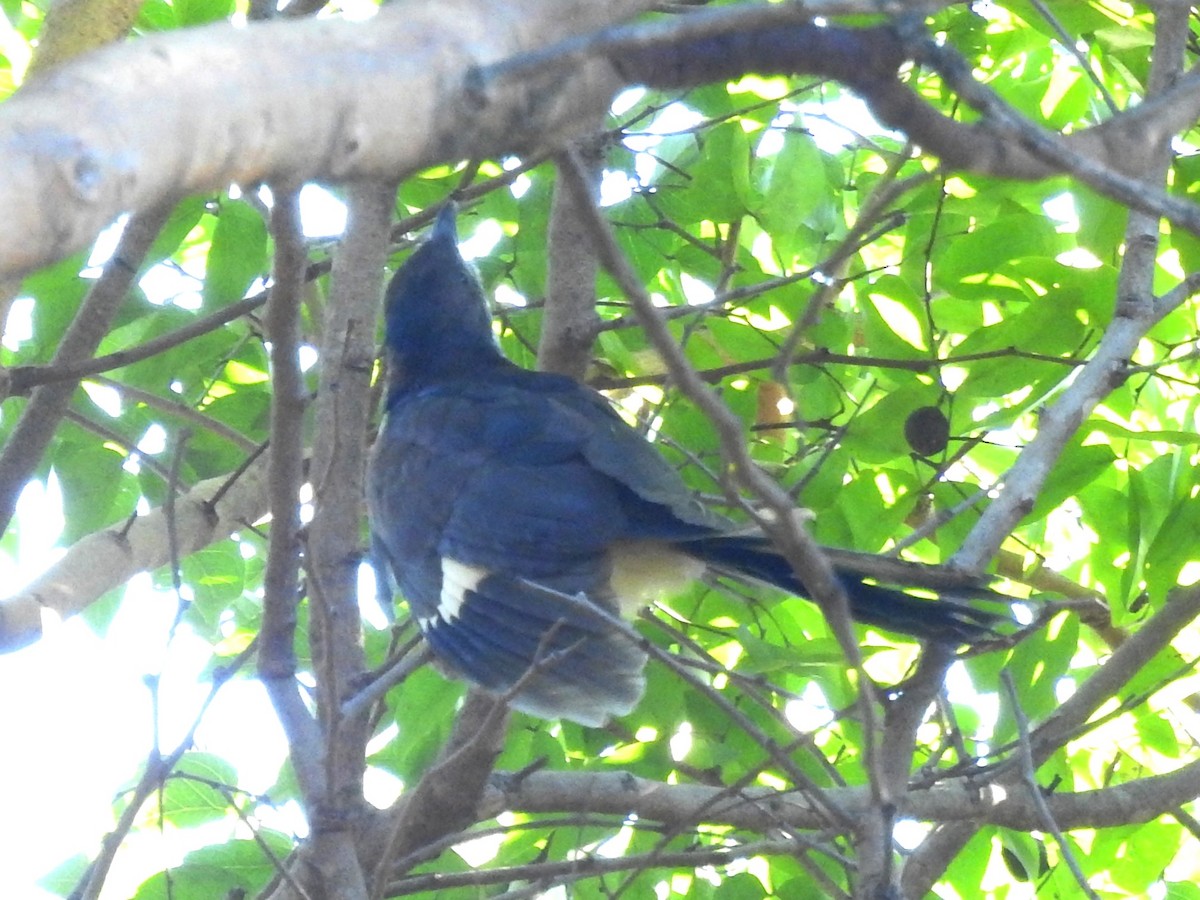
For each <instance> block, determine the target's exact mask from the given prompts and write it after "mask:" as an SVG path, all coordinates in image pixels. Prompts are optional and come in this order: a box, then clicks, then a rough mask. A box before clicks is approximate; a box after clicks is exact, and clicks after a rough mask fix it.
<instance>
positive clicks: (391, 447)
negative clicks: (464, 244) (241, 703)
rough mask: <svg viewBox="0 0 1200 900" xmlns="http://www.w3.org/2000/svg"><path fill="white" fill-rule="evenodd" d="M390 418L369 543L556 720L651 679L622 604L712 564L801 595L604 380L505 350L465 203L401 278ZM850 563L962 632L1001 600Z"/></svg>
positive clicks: (903, 617) (488, 673)
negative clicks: (623, 412)
mask: <svg viewBox="0 0 1200 900" xmlns="http://www.w3.org/2000/svg"><path fill="white" fill-rule="evenodd" d="M386 349H387V351H388V365H389V384H388V391H387V400H386V412H387V418H386V421H385V423H384V425H383V428H382V430H381V432H380V434H379V437H378V440H377V442H376V445H375V448H374V451H373V454H372V459H371V465H370V472H369V477H368V494H369V495H368V506H369V511H370V518H371V532H372V546H373V553H374V554H375V555H376V557H377V561H378V562H379V563H381V564H382V565H383V566H385V567H386V568H387V569H390V571H391V573H392V574H393V575H394V577H395V580H396V582H397V583H398V585H399V588H400V591H401V593H402V594H403V596H404V598H405V599H406V600H407V601H408V604H409V606H410V608H411V610H412V613H413V616H414V617H415V619H416V621H417V622H418V624H419V625H420V628H421V631H422V632H423V634H424V636H425V638H426V640H427V641H428V643H429V645H430V646H431V647H432V649H433V652H434V654H435V655H436V657H437V658H438V659H439V660H440V661H441V663H442V664H443V665H444V666H445V667H446V668H448V669H450V670H451V671H452V672H453V673H455V674H457V675H460V676H462V677H465V678H468V679H470V680H471V681H473V682H475V683H477V684H480V685H482V686H483V687H485V688H489V689H491V690H493V691H497V692H509V691H513V689H514V686H515V691H513V698H512V700H513V705H514V706H515V707H517V708H518V709H522V710H525V711H527V712H530V713H532V714H534V715H537V716H541V717H544V718H564V719H571V720H573V721H576V722H579V723H581V724H584V725H599V724H602V723H604V722H605V721H606V720H607V719H608V718H609V717H610V716H614V715H624V714H626V713H628V712H629V711H631V710H632V709H633V708H634V706H635V705H636V704H637V702H638V700H639V698H640V697H641V695H642V690H643V684H644V682H643V673H642V670H643V668H644V666H645V663H646V655H645V653H644V652H643V651H642V650H641V649H639V647H638V646H636V645H635V644H634V643H633V642H632V641H631V640H629V639H628V638H627V637H626V636H624V635H623V634H622V633H620V632H619V631H618V630H616V629H614V628H613V627H612V624H611V620H610V621H605V617H603V616H599V615H596V614H595V613H594V610H595V609H596V608H600V609H603V610H606V611H607V612H609V613H616V612H618V611H622V610H624V611H630V610H631V609H632V610H636V609H637V608H638V607H640V606H643V605H645V604H646V603H648V602H649V601H650V600H651V599H653V598H654V596H656V595H658V594H661V593H663V592H668V591H670V590H671V589H678V588H679V587H681V586H682V585H684V584H686V583H687V582H688V581H689V580H691V579H694V578H696V577H698V576H700V575H702V574H703V573H704V572H705V570H713V571H715V572H717V573H718V574H722V575H732V576H735V577H739V576H740V577H742V578H744V579H750V580H753V581H759V582H768V583H770V584H772V585H776V586H778V587H780V588H782V589H784V590H785V591H789V592H791V593H793V594H796V595H798V596H801V597H803V596H806V594H805V591H804V588H803V586H802V585H801V584H800V582H799V580H798V579H797V578H796V576H795V574H794V573H793V571H792V568H791V566H790V565H789V564H788V563H787V561H786V560H785V559H783V558H782V557H781V556H780V555H779V554H778V553H776V552H775V551H774V550H773V549H772V548H771V546H770V544H769V543H768V542H767V541H766V540H765V539H764V538H761V537H754V536H747V535H746V534H745V533H744V532H743V533H736V534H735V533H733V532H734V526H733V525H732V523H730V522H729V521H727V520H725V519H723V518H721V517H719V516H716V515H714V514H712V513H711V512H709V511H707V510H706V509H705V508H704V507H702V506H701V505H700V504H699V503H698V502H697V501H696V499H695V497H694V496H693V494H692V492H691V491H690V490H689V489H688V488H687V487H686V486H685V484H684V482H683V481H682V479H681V478H680V476H679V474H678V473H677V472H676V471H675V469H674V468H672V466H671V465H670V464H669V463H668V462H667V461H666V460H665V459H664V458H663V457H662V456H660V455H659V453H658V451H657V450H656V449H655V448H654V447H653V445H652V444H650V443H648V442H647V441H646V440H645V439H644V438H643V437H642V436H641V435H640V434H639V433H638V432H637V431H635V430H634V429H633V428H632V427H630V426H629V425H628V424H626V422H625V421H624V420H622V419H621V417H620V416H619V415H618V414H617V413H616V412H614V411H613V409H612V408H611V407H610V406H609V405H608V403H607V402H606V401H605V400H604V398H603V397H602V396H601V395H600V394H598V393H596V392H595V391H593V390H592V389H590V388H588V387H586V386H584V385H581V384H579V383H578V382H576V381H574V380H572V379H570V378H566V377H563V376H560V375H555V374H549V373H545V372H532V371H528V370H525V369H522V368H520V367H519V366H517V365H515V364H514V363H512V362H511V361H509V360H508V359H507V358H505V356H504V355H503V354H502V353H501V351H500V348H499V346H498V345H497V343H496V339H495V337H494V335H493V331H492V320H491V315H490V313H489V311H488V305H487V302H486V300H485V298H484V295H483V291H482V289H481V288H480V285H479V282H478V280H477V279H476V277H475V274H474V272H473V271H472V270H471V268H469V267H468V266H467V264H466V263H465V262H464V261H463V259H462V257H461V255H460V254H459V251H458V245H457V235H456V227H455V213H454V209H453V207H452V205H448V206H447V208H446V209H444V210H443V211H442V213H441V214H440V215H439V217H438V219H437V222H436V224H435V225H434V227H433V230H432V234H431V235H430V236H429V238H428V239H427V240H426V241H425V243H423V244H422V245H421V246H420V247H419V248H418V249H417V250H416V251H415V252H414V253H413V254H412V255H411V256H410V257H409V259H408V260H407V261H406V262H405V264H404V265H403V266H402V267H401V268H400V270H399V271H398V272H397V273H396V275H395V277H394V278H393V279H392V281H391V284H390V285H389V287H388V291H387V306H386ZM839 575H840V577H841V579H842V582H843V584H844V586H845V588H846V591H847V594H848V597H849V601H850V610H851V614H852V615H853V617H854V618H855V619H857V620H859V621H861V622H864V623H869V624H872V625H877V626H880V627H882V628H886V629H889V630H894V631H899V632H904V633H907V634H910V635H913V636H916V637H919V638H925V639H932V640H940V641H944V642H948V643H953V644H956V645H957V644H962V643H970V642H972V641H975V640H978V639H980V638H982V637H986V636H988V635H989V634H991V627H992V625H993V624H994V623H995V621H996V619H997V617H996V616H995V615H993V614H991V613H985V612H982V611H980V610H976V609H973V608H972V607H970V606H968V605H966V604H959V603H954V602H950V601H934V600H927V599H921V598H918V597H914V596H911V595H909V594H905V593H903V592H901V591H899V590H895V589H891V588H887V587H882V586H879V585H877V584H873V583H870V582H866V581H863V580H862V578H861V576H856V575H853V574H850V573H849V572H846V573H841V572H839Z"/></svg>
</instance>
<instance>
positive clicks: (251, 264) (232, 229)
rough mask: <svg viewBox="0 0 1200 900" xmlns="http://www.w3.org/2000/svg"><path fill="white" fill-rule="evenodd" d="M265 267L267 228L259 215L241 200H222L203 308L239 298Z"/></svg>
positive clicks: (209, 254)
mask: <svg viewBox="0 0 1200 900" xmlns="http://www.w3.org/2000/svg"><path fill="white" fill-rule="evenodd" d="M268 268H269V263H268V262H267V227H266V225H265V224H264V222H263V220H262V216H261V215H259V213H258V211H257V210H256V209H254V207H252V206H251V205H250V204H248V203H246V202H245V201H243V200H229V199H226V200H223V201H222V202H221V207H220V211H219V213H218V218H217V227H216V229H215V230H214V231H213V239H212V248H211V249H210V250H209V253H208V269H207V274H206V275H205V278H204V290H203V291H202V296H203V298H204V306H205V308H206V309H213V308H216V307H220V306H226V305H228V304H230V303H233V302H235V301H237V300H241V299H242V298H243V297H244V296H246V290H247V288H249V287H250V285H251V283H252V282H253V281H254V280H255V279H256V278H260V277H262V276H263V275H265V274H266V272H267V270H268Z"/></svg>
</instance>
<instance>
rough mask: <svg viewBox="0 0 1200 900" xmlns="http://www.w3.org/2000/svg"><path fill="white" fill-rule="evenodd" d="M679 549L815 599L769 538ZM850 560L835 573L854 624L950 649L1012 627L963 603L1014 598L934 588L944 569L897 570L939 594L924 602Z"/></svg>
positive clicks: (724, 571) (715, 539)
mask: <svg viewBox="0 0 1200 900" xmlns="http://www.w3.org/2000/svg"><path fill="white" fill-rule="evenodd" d="M680 549H682V550H685V551H686V552H687V553H688V554H689V555H691V556H694V557H696V558H697V559H700V560H702V561H703V562H704V563H705V564H707V565H708V567H709V568H710V569H712V570H713V571H715V572H717V573H718V574H721V575H728V576H732V577H734V578H740V579H749V580H751V581H758V582H765V583H766V584H770V585H773V586H774V587H777V588H779V589H781V590H784V591H787V592H788V593H789V594H794V595H795V596H797V597H803V598H805V599H811V594H810V592H809V591H808V590H807V589H806V588H805V587H804V585H803V584H802V583H801V582H800V579H799V578H797V577H796V573H795V572H794V571H793V569H792V566H791V563H789V562H788V561H787V559H785V558H784V557H783V556H782V555H780V554H779V552H778V551H776V550H775V549H774V548H773V547H772V545H771V543H770V542H769V541H768V540H767V539H766V538H765V537H761V536H756V535H714V536H709V537H701V538H697V539H695V540H692V541H689V542H687V543H686V544H683V545H681V546H680ZM851 558H852V555H850V554H839V558H836V559H835V561H834V571H835V572H836V573H837V575H838V578H839V580H840V581H841V584H842V587H843V588H844V589H845V591H846V597H847V599H848V600H849V603H850V615H851V617H852V618H854V620H855V621H858V622H862V623H864V624H867V625H875V626H877V627H879V628H884V629H887V630H888V631H898V632H901V633H903V634H908V635H912V636H913V637H916V638H921V639H923V640H934V641H941V642H943V643H951V644H971V643H976V642H978V641H983V640H988V639H990V638H995V637H998V636H999V635H1000V634H1001V633H1002V632H1003V630H1004V626H1005V625H1010V624H1011V623H1012V619H1011V618H1010V617H1009V616H1006V615H1000V614H997V613H995V612H990V611H987V610H983V609H979V608H977V607H975V606H972V605H971V604H969V603H967V602H965V600H966V598H968V597H970V598H975V599H978V598H980V597H984V598H987V599H990V600H991V601H993V602H995V601H999V602H1004V603H1009V602H1012V598H1009V597H1005V596H1004V595H1002V594H997V593H994V592H992V591H988V590H986V589H981V588H979V587H978V586H970V585H963V586H962V587H961V589H958V588H948V587H946V586H944V585H941V586H939V585H935V584H931V583H930V582H933V581H939V580H945V579H944V578H943V579H939V578H937V577H935V573H939V572H942V573H944V570H938V569H936V568H935V567H925V566H919V565H917V564H913V563H900V564H899V565H898V567H897V568H898V569H899V570H900V574H901V576H902V577H904V578H905V581H906V583H907V582H911V584H910V585H908V586H910V587H915V588H926V589H928V590H931V591H933V592H935V593H937V594H938V596H936V597H920V596H917V595H915V594H911V593H907V592H906V591H905V590H904V589H902V588H899V587H890V586H887V585H885V584H878V583H876V580H875V579H874V578H870V580H868V576H867V575H866V574H864V573H863V572H859V571H856V570H855V567H854V566H853V565H852V563H851V561H850V560H851ZM923 571H928V572H929V573H930V578H929V579H924V578H921V577H920V576H921V575H922V573H923Z"/></svg>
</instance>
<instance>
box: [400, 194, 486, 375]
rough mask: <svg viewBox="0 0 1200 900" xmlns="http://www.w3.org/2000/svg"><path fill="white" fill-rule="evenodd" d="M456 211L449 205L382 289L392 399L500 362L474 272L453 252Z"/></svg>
mask: <svg viewBox="0 0 1200 900" xmlns="http://www.w3.org/2000/svg"><path fill="white" fill-rule="evenodd" d="M456 212H457V210H456V209H455V206H454V204H453V203H448V204H446V206H445V207H444V208H443V209H442V211H441V212H440V213H439V214H438V217H437V221H436V222H435V223H434V226H433V230H432V231H431V232H430V234H429V237H428V238H427V239H426V240H425V242H424V243H422V244H421V246H419V247H418V248H417V249H416V250H415V251H414V252H413V254H412V255H411V256H410V257H409V258H408V259H407V260H406V261H405V263H404V265H402V266H401V267H400V269H399V270H398V271H397V272H396V274H395V276H393V278H392V281H391V284H389V285H388V289H387V307H386V331H387V337H386V340H387V349H388V352H389V355H390V359H389V366H390V369H391V373H392V374H391V384H390V389H391V391H392V393H394V394H395V393H400V392H403V391H407V390H411V389H416V388H420V387H424V386H426V385H428V384H433V383H436V382H438V381H440V380H444V379H446V378H449V377H456V376H462V375H466V374H470V373H471V372H472V371H474V370H477V369H479V368H484V367H490V366H493V365H496V364H497V362H502V361H503V359H504V358H503V356H502V355H501V353H500V348H499V347H498V346H497V344H496V339H495V336H494V335H493V333H492V317H491V314H490V312H489V311H488V305H487V300H486V299H485V298H484V296H483V289H482V288H481V287H480V285H479V280H478V278H477V277H476V275H475V272H474V271H473V270H472V269H471V267H470V266H468V265H467V263H466V261H465V260H464V259H463V258H462V255H461V254H460V253H459V252H458V229H457V228H456V225H455V215H456Z"/></svg>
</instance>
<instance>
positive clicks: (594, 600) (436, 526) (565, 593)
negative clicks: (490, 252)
mask: <svg viewBox="0 0 1200 900" xmlns="http://www.w3.org/2000/svg"><path fill="white" fill-rule="evenodd" d="M494 374H495V375H497V376H502V377H495V378H493V379H492V380H491V381H488V382H485V381H482V380H479V379H471V380H463V381H461V382H454V383H448V384H443V385H439V386H438V387H436V388H433V389H428V390H425V391H422V392H420V393H419V394H417V395H415V396H412V397H409V398H406V399H405V401H404V402H403V403H402V404H399V405H397V406H396V407H395V408H394V409H393V410H392V411H391V413H390V415H389V418H388V421H387V423H386V425H385V429H384V432H383V433H382V434H381V436H380V440H379V442H378V443H377V446H376V450H375V454H374V457H373V460H372V465H371V476H370V496H369V502H370V504H371V512H372V522H373V528H374V538H375V542H376V543H377V544H378V545H379V546H380V547H381V548H382V552H383V554H384V555H385V556H386V557H387V558H388V561H389V562H390V564H391V567H392V569H393V571H394V572H395V574H396V578H397V581H398V582H399V583H400V586H401V589H402V590H403V592H404V595H405V597H406V598H407V599H408V601H409V603H410V604H411V607H412V609H413V612H414V615H415V616H416V618H417V619H418V621H419V622H420V623H421V626H422V628H423V629H424V631H425V634H426V636H427V637H428V638H429V640H430V643H431V644H432V645H433V647H434V649H435V650H436V651H437V652H438V654H439V655H440V656H441V657H442V658H443V660H445V661H447V662H448V663H449V664H450V665H451V666H453V667H454V668H456V669H459V670H460V671H462V672H463V673H464V674H466V675H468V676H469V677H470V678H472V679H473V680H475V681H477V682H479V683H481V684H483V685H485V686H487V687H490V688H492V689H494V690H499V691H504V690H509V689H511V688H513V687H514V685H518V684H519V693H518V694H517V696H516V701H515V705H517V706H518V707H520V708H524V709H527V710H529V711H531V712H535V713H537V714H539V715H543V716H551V717H554V716H562V717H566V718H572V719H575V720H576V721H580V722H584V723H586V724H595V723H596V722H599V721H603V720H604V719H605V718H607V717H608V716H609V715H612V714H622V713H624V712H628V711H629V710H630V709H631V708H632V707H633V705H634V704H635V703H636V701H637V698H638V697H639V696H640V694H641V690H642V675H641V670H642V668H643V666H644V663H645V655H644V653H643V652H642V651H641V650H640V649H638V648H637V647H636V646H635V645H634V644H633V643H632V642H631V641H630V640H629V639H628V638H627V637H625V636H624V635H623V634H622V633H620V631H619V630H618V629H616V628H614V627H613V626H612V624H611V619H606V615H611V614H612V613H614V612H615V611H616V607H617V602H616V601H617V598H616V596H615V594H614V589H613V586H612V584H613V582H612V579H613V569H614V565H615V564H619V563H620V562H621V561H622V560H623V559H624V558H625V555H624V554H619V553H614V552H613V550H614V548H617V547H620V546H623V545H625V544H627V543H628V542H630V541H638V540H643V539H652V540H657V541H659V542H666V541H669V540H672V539H676V538H678V537H681V536H690V535H695V534H697V533H700V532H701V531H703V530H707V528H708V526H707V525H705V524H704V522H705V517H704V516H703V514H702V513H701V512H696V511H695V510H694V509H693V507H692V505H691V498H690V494H688V492H687V490H686V488H685V487H684V486H683V483H682V482H681V481H680V479H679V476H678V475H677V474H676V473H675V471H674V470H673V469H672V468H671V467H670V466H669V465H668V464H667V463H666V462H665V461H664V460H663V459H662V458H661V457H659V456H658V454H657V453H656V452H655V451H654V449H653V448H652V447H650V446H649V445H648V444H646V442H645V441H644V440H642V439H641V437H640V436H638V435H637V434H636V432H634V431H632V430H631V429H629V428H628V426H626V425H625V424H624V423H623V422H621V421H620V419H618V418H616V417H615V415H614V414H613V413H611V411H609V410H608V409H607V408H606V407H604V406H603V405H602V402H603V401H599V400H598V398H597V400H596V401H593V400H592V399H591V397H590V396H588V394H589V392H587V390H586V389H585V388H581V387H579V386H577V385H575V384H574V383H573V382H570V381H567V380H566V379H561V380H560V379H556V378H551V377H548V376H538V377H532V378H531V377H528V373H521V372H520V370H512V371H509V372H507V373H494ZM677 509H678V512H677ZM696 509H698V508H696ZM681 515H687V516H690V517H691V521H689V520H687V519H684V518H681V517H680V516H681ZM672 558H675V559H676V560H677V561H682V562H683V563H686V564H688V565H694V562H693V561H692V560H690V559H688V558H687V557H685V556H683V555H682V554H675V555H674V557H672V555H671V554H664V558H663V560H662V562H666V563H669V562H671V561H672ZM645 562H646V557H645V555H644V554H642V555H640V556H639V563H640V564H645ZM597 610H602V611H603V612H597Z"/></svg>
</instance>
